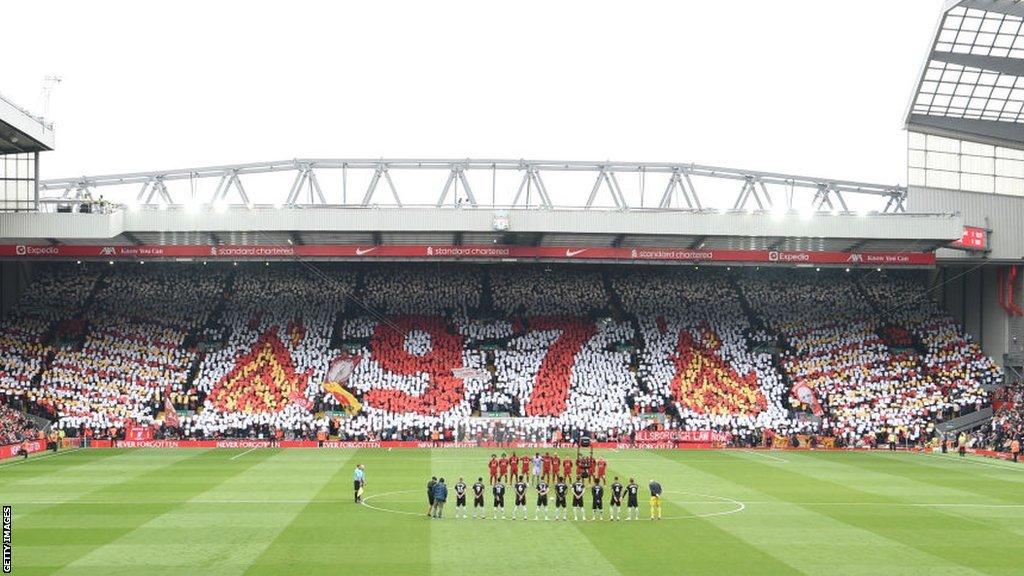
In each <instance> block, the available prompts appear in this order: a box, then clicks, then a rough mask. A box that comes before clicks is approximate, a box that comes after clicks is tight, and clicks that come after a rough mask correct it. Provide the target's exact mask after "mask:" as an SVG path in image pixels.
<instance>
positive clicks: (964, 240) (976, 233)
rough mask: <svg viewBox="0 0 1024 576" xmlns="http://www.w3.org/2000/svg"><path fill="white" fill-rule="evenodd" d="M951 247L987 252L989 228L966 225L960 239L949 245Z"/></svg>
mask: <svg viewBox="0 0 1024 576" xmlns="http://www.w3.org/2000/svg"><path fill="white" fill-rule="evenodd" d="M949 246H950V247H951V248H960V249H962V250H976V251H979V252H985V251H986V250H988V230H986V229H985V228H979V227H977V226H964V234H963V236H961V237H960V239H959V240H957V241H956V242H953V243H951V244H950V245H949Z"/></svg>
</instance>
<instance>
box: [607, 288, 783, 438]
mask: <svg viewBox="0 0 1024 576" xmlns="http://www.w3.org/2000/svg"><path fill="white" fill-rule="evenodd" d="M612 285H613V287H614V289H615V291H616V293H617V294H618V295H619V297H620V299H621V301H622V306H623V308H624V309H625V311H627V312H629V313H632V314H634V315H635V316H636V318H637V324H638V326H639V327H640V332H641V336H642V338H643V344H644V345H643V354H642V356H641V362H640V369H639V378H638V380H639V382H640V386H641V388H642V389H641V391H640V393H639V394H638V395H637V396H636V400H635V401H636V402H637V404H638V409H639V410H640V411H650V410H663V409H665V408H668V409H669V410H670V411H671V412H672V413H673V414H674V415H675V416H677V417H678V420H673V421H677V422H678V424H679V427H680V428H682V429H684V430H706V429H716V430H723V431H727V432H731V433H733V434H740V433H742V432H744V431H749V430H752V429H763V428H771V429H775V430H777V431H779V432H780V433H786V434H788V433H790V432H794V431H797V430H796V428H797V427H798V426H797V425H796V424H795V423H794V421H793V419H792V418H791V416H790V414H789V411H788V410H787V409H786V405H785V397H786V396H787V390H786V388H785V386H784V384H783V381H782V378H781V376H780V374H779V373H778V371H777V370H776V369H775V368H774V367H773V366H772V357H771V354H768V353H763V352H762V353H755V352H753V351H752V349H751V346H750V339H749V338H748V336H749V335H750V333H751V332H752V327H751V326H750V322H749V320H748V318H747V316H746V314H745V313H744V310H743V308H742V305H741V300H740V296H739V294H738V293H737V290H736V288H735V287H734V286H733V285H732V284H731V283H730V281H729V279H728V277H727V276H726V274H724V273H722V271H715V270H677V269H664V270H662V269H653V270H642V271H633V270H631V271H628V272H622V273H619V274H615V275H613V277H612Z"/></svg>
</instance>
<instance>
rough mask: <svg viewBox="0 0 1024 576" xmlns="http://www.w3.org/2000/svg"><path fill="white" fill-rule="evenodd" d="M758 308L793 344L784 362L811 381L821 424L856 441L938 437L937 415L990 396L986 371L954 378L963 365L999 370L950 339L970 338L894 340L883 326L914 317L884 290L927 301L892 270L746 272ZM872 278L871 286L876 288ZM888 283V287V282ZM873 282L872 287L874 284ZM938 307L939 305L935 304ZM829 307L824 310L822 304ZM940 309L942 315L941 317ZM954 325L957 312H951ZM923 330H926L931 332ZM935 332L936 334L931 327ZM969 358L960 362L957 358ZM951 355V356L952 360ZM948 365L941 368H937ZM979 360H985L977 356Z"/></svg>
mask: <svg viewBox="0 0 1024 576" xmlns="http://www.w3.org/2000/svg"><path fill="white" fill-rule="evenodd" d="M741 286H742V288H743V291H744V294H745V295H746V298H747V300H748V301H749V302H750V305H751V307H752V309H753V311H754V312H755V313H756V314H757V315H758V316H760V317H762V318H764V319H765V322H766V324H767V326H768V328H769V329H771V330H772V331H774V332H776V333H778V334H779V335H780V337H781V338H782V339H783V341H784V343H785V348H786V349H785V351H784V353H783V354H782V358H781V366H782V368H783V371H784V373H785V376H786V377H787V378H789V379H790V380H791V381H792V382H793V384H794V386H800V385H806V386H807V387H809V388H810V389H811V390H813V391H814V393H815V394H816V398H817V399H818V401H819V402H820V405H821V407H822V411H823V417H822V421H821V432H823V433H825V434H828V435H831V436H836V437H839V438H841V439H842V440H843V441H845V442H847V443H849V444H854V443H858V442H861V441H865V438H874V437H878V436H879V435H883V434H888V433H890V432H896V433H899V434H902V435H903V436H905V437H906V438H907V439H908V440H909V441H910V442H920V441H923V440H925V439H927V438H928V437H930V436H931V435H932V433H933V430H934V423H935V422H936V420H939V419H942V418H946V417H949V416H951V415H957V414H960V413H966V412H967V411H969V410H973V409H975V408H976V407H980V404H981V403H983V402H984V392H983V389H982V385H984V384H987V383H988V381H987V380H985V379H983V378H980V377H978V376H980V375H981V372H980V371H971V372H969V373H966V374H963V376H964V377H961V378H952V377H949V375H950V374H951V373H953V372H955V371H956V370H972V369H971V368H968V366H972V365H973V364H974V363H975V362H979V363H980V362H984V363H986V368H985V370H984V374H985V375H988V374H992V373H996V368H995V366H994V364H993V363H992V362H991V360H989V359H987V358H983V357H981V358H978V357H976V356H974V355H973V354H972V355H970V356H968V355H960V354H958V352H957V351H954V350H953V348H952V347H950V346H947V344H948V343H949V342H952V341H956V342H957V343H959V342H963V340H962V338H959V337H957V338H959V339H958V340H957V339H955V338H954V335H953V334H951V333H948V332H944V334H943V336H942V337H941V338H942V345H940V346H938V347H937V348H936V350H938V351H940V352H941V353H942V354H947V356H943V357H942V359H941V360H940V359H938V358H937V357H936V356H935V353H934V352H933V351H932V348H931V347H929V350H928V351H927V352H926V353H924V354H915V353H913V352H906V351H900V349H891V348H890V347H889V346H888V345H887V344H886V343H885V342H884V341H883V340H882V337H881V336H880V334H886V332H885V331H884V330H883V328H885V327H886V326H887V325H891V324H893V323H896V324H900V323H901V322H907V323H908V324H910V325H909V326H908V328H909V329H910V330H911V331H912V333H913V332H914V331H915V330H917V326H918V325H916V324H913V323H911V322H909V317H907V316H904V317H897V316H895V315H892V314H890V313H888V312H889V310H887V309H884V308H882V306H883V303H882V302H880V300H883V299H884V298H883V295H884V294H885V292H883V290H889V294H893V293H896V292H899V294H900V295H901V296H902V297H903V298H906V299H908V300H909V299H916V301H919V302H920V301H924V300H926V298H924V297H923V296H924V295H923V288H922V287H921V286H920V285H919V284H912V283H899V284H898V288H893V287H892V286H897V283H896V282H894V281H893V280H892V279H890V278H889V277H888V276H886V275H885V274H884V273H881V272H877V273H868V274H867V275H866V276H864V277H862V278H861V279H859V280H854V279H853V278H851V277H850V275H849V274H845V273H843V272H838V271H835V272H817V273H814V274H801V275H794V274H792V273H787V272H782V271H773V272H769V273H765V274H761V275H757V276H748V277H746V278H744V279H743V280H741ZM869 287H871V288H869ZM880 287H881V288H880ZM872 288H873V289H874V290H872ZM932 306H933V307H934V309H936V310H937V308H938V307H937V305H934V304H932ZM823 311H824V312H823ZM935 317H936V318H938V315H937V314H936V316H935ZM945 319H946V320H948V323H946V322H944V323H943V326H952V325H953V324H952V319H949V318H948V316H946V317H945ZM919 334H920V335H921V336H925V335H924V334H923V333H920V332H919ZM928 337H929V338H935V337H934V336H928ZM958 362H962V366H959V367H956V366H953V364H956V363H958ZM947 363H948V364H947ZM944 365H945V366H947V368H944V369H942V370H943V371H941V372H937V371H936V370H934V369H933V368H934V367H939V366H944ZM979 365H980V364H979ZM790 401H791V404H793V406H794V407H797V408H800V407H801V404H802V402H801V400H800V399H799V398H795V397H793V398H791V399H790Z"/></svg>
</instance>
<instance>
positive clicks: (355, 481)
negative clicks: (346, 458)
mask: <svg viewBox="0 0 1024 576" xmlns="http://www.w3.org/2000/svg"><path fill="white" fill-rule="evenodd" d="M365 483H366V473H365V472H363V465H362V464H358V465H357V466H356V471H355V473H354V474H352V488H353V489H354V490H355V498H356V504H359V503H360V502H362V501H363V495H362V491H363V485H364V484H365Z"/></svg>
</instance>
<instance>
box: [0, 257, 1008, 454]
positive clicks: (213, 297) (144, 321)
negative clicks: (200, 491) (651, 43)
mask: <svg viewBox="0 0 1024 576" xmlns="http://www.w3.org/2000/svg"><path fill="white" fill-rule="evenodd" d="M925 274H926V272H924V271H912V270H908V271H896V270H890V271H885V272H882V271H876V270H874V269H868V270H857V271H853V272H848V271H844V270H843V269H829V270H815V269H800V270H794V269H785V270H779V269H775V270H768V269H764V270H761V269H755V268H743V269H739V268H738V269H736V270H732V269H727V268H723V267H701V268H696V267H640V268H639V269H637V268H635V267H622V266H618V267H616V266H598V265H595V266H557V265H556V266H553V267H552V266H544V265H535V266H524V265H518V266H515V267H513V266H504V265H500V264H495V265H471V264H466V265H463V264H441V265H438V264H428V265H421V264H412V263H410V264H397V263H388V264H343V263H326V262H317V263H308V262H294V263H282V262H275V263H273V264H272V265H271V264H270V263H257V262H250V263H243V264H242V265H240V266H239V265H229V264H227V263H218V264H214V265H209V266H206V265H200V264H199V263H196V262H193V263H188V264H178V263H147V264H145V265H143V264H139V263H133V264H117V265H108V264H105V263H87V264H74V263H51V264H45V265H42V266H41V267H40V269H39V270H38V271H37V274H36V276H35V279H34V282H35V285H34V286H33V288H32V289H29V290H27V291H25V295H24V297H23V298H22V300H21V301H20V302H19V303H18V305H17V306H16V307H15V310H14V312H13V314H11V315H9V317H8V318H7V319H6V320H4V322H3V326H2V330H0V333H2V335H3V336H2V340H0V394H2V399H3V400H4V401H5V402H6V403H8V404H11V405H19V406H31V407H33V409H34V410H35V411H37V412H42V413H45V414H46V415H47V416H48V418H49V419H50V420H52V421H54V422H55V424H56V426H57V427H58V428H60V429H64V430H65V431H66V432H67V433H68V434H70V435H77V434H81V433H83V432H84V431H85V429H86V428H88V429H89V431H90V434H94V435H98V436H115V437H116V436H118V435H122V434H124V431H125V429H126V428H128V427H131V426H136V425H143V426H145V425H150V424H156V425H158V426H159V425H161V424H163V426H162V428H161V432H160V433H161V434H164V435H168V436H175V435H180V436H182V437H188V438H241V437H244V438H260V437H262V438H268V437H270V436H271V435H273V434H275V433H278V431H280V432H281V433H283V434H284V435H286V436H287V437H288V438H308V439H312V438H315V437H316V436H317V434H318V433H331V434H336V435H338V436H339V437H341V438H344V439H429V438H441V439H461V440H477V439H491V438H492V437H494V436H495V435H496V434H501V435H502V436H503V437H504V438H506V439H518V440H533V441H550V440H552V439H554V438H570V437H575V436H577V435H580V434H583V433H589V434H593V435H595V436H597V437H599V438H617V439H624V438H627V437H628V436H629V435H631V434H632V433H634V432H636V431H639V430H644V429H647V428H651V427H657V428H664V429H669V430H694V431H696V430H715V431H721V432H727V433H729V434H730V435H731V437H732V438H733V441H734V442H735V443H758V442H761V441H763V437H764V434H765V432H766V431H769V434H774V435H778V436H783V437H785V436H789V435H791V434H796V433H802V434H814V435H822V436H829V437H834V438H836V439H837V440H838V441H839V442H841V443H844V444H847V445H853V444H858V443H862V442H874V440H875V439H876V438H880V437H881V435H888V433H889V432H893V431H895V432H896V433H898V434H900V435H901V436H902V437H903V438H904V439H905V440H907V441H908V442H913V443H916V442H923V441H926V440H929V439H931V438H932V437H933V435H934V434H935V425H936V424H937V423H939V422H942V421H945V420H948V419H950V418H954V417H957V416H961V415H964V414H967V413H970V412H974V411H976V410H979V409H981V408H985V407H988V406H989V402H990V401H989V395H988V392H989V391H990V390H993V389H995V388H998V387H999V386H1000V385H1001V384H1002V378H1003V376H1002V372H1001V371H1000V370H999V369H998V368H997V367H996V365H995V364H994V363H993V362H992V360H991V359H989V358H987V357H986V356H984V355H983V354H982V353H981V351H980V350H979V348H978V347H977V346H976V345H975V344H974V343H973V342H972V341H971V339H970V337H969V336H967V335H965V333H964V331H963V329H962V327H960V326H958V325H957V324H956V322H955V321H954V320H953V318H952V317H951V316H949V314H947V313H945V312H944V311H943V310H942V309H941V308H940V307H939V306H938V305H937V304H936V303H935V302H933V301H932V299H931V297H930V294H929V293H928V292H927V290H926V288H925V286H926V284H925ZM339 359H340V361H344V362H347V363H348V366H349V368H350V372H351V373H350V376H348V377H345V378H335V377H334V376H332V372H333V370H334V368H333V366H334V365H335V364H336V363H337V362H339ZM332 379H336V380H340V382H335V383H333V384H340V386H334V385H333V384H332V383H331V380H332ZM172 407H173V409H174V412H175V414H178V413H180V415H181V416H180V419H179V421H178V422H177V426H168V425H167V420H168V414H167V413H168V412H170V411H171V408H172ZM488 415H489V416H492V417H491V418H486V417H482V416H488ZM1018 415H1019V412H1012V410H1004V411H1003V412H1001V413H1000V420H999V421H997V422H995V423H994V424H993V426H989V427H988V431H987V433H989V434H990V435H991V431H992V429H994V428H999V429H1000V430H1008V429H1010V428H1011V427H1012V426H1019V418H1018ZM1014 418H1017V420H1014ZM171 420H172V421H173V420H175V418H174V417H173V416H172V417H171ZM10 422H14V424H11V423H10ZM11 426H16V421H13V420H11V419H8V418H6V417H5V424H4V433H5V434H10V431H9V430H10V428H11ZM993 439H994V440H995V439H996V438H993Z"/></svg>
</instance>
